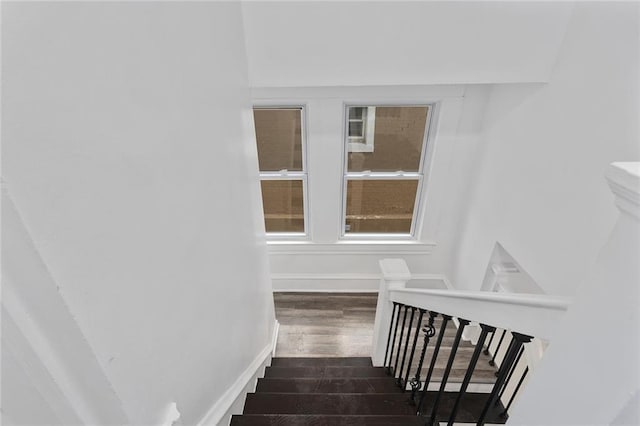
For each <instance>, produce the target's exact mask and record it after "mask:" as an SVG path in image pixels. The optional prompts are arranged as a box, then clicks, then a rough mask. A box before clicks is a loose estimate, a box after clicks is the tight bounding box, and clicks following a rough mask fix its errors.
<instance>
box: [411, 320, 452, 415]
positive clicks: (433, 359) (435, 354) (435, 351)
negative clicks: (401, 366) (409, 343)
mask: <svg viewBox="0 0 640 426" xmlns="http://www.w3.org/2000/svg"><path fill="white" fill-rule="evenodd" d="M450 320H451V316H449V315H444V314H443V315H442V323H441V324H440V333H439V334H438V340H437V341H436V346H435V348H434V349H433V355H432V356H431V363H430V364H429V370H428V371H427V377H426V379H424V386H423V387H422V395H421V396H420V402H419V403H418V410H417V413H418V415H421V414H422V406H423V405H424V398H425V396H426V395H427V391H428V390H429V382H430V381H431V375H432V374H433V370H434V368H435V366H436V360H437V358H438V352H440V345H441V344H442V339H444V332H445V331H446V329H447V324H448V323H449V321H450Z"/></svg>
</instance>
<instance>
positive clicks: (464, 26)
mask: <svg viewBox="0 0 640 426" xmlns="http://www.w3.org/2000/svg"><path fill="white" fill-rule="evenodd" d="M571 7H572V4H571V3H565V2H513V3H507V2H438V1H434V2H431V1H429V2H399V1H384V2H307V1H304V2H243V11H244V13H245V31H246V34H247V51H248V55H249V70H250V77H251V81H252V84H253V85H254V86H256V87H262V86H271V87H282V86H284V87H293V86H300V87H306V86H372V85H420V84H469V83H513V82H541V81H547V80H548V78H549V73H550V71H551V68H552V66H553V64H554V61H555V58H556V55H557V52H558V48H559V46H560V43H561V41H562V36H563V34H564V31H565V27H566V23H567V20H568V17H569V16H570V11H571Z"/></svg>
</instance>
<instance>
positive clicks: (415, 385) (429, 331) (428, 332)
mask: <svg viewBox="0 0 640 426" xmlns="http://www.w3.org/2000/svg"><path fill="white" fill-rule="evenodd" d="M437 316H438V313H437V312H433V311H431V312H429V322H428V323H427V325H426V326H425V327H424V328H423V329H422V332H423V333H424V343H423V344H422V352H420V360H419V361H418V369H417V370H416V375H415V376H414V377H413V379H411V399H410V400H409V402H410V403H411V405H415V404H416V393H417V392H418V391H419V390H420V387H421V386H422V383H421V382H420V373H422V364H423V363H424V356H425V355H426V353H427V346H428V345H429V340H431V338H432V337H433V336H435V335H436V328H435V327H434V326H433V322H434V320H435V318H436V317H437Z"/></svg>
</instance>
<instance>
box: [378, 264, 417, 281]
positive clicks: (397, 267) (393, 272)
mask: <svg viewBox="0 0 640 426" xmlns="http://www.w3.org/2000/svg"><path fill="white" fill-rule="evenodd" d="M380 270H381V271H382V278H384V280H385V281H387V282H388V283H406V282H407V281H409V280H410V279H411V272H410V271H409V267H408V266H407V262H405V261H404V259H380Z"/></svg>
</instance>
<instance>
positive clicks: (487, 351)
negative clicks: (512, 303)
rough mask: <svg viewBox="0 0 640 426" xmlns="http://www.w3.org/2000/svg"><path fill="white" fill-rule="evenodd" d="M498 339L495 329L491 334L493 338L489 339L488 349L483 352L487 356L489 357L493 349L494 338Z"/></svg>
mask: <svg viewBox="0 0 640 426" xmlns="http://www.w3.org/2000/svg"><path fill="white" fill-rule="evenodd" d="M494 337H496V330H495V328H494V329H493V331H492V332H491V338H490V339H489V343H488V344H487V348H486V349H485V350H484V351H483V353H484V354H485V355H489V348H490V347H491V343H493V338H494Z"/></svg>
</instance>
